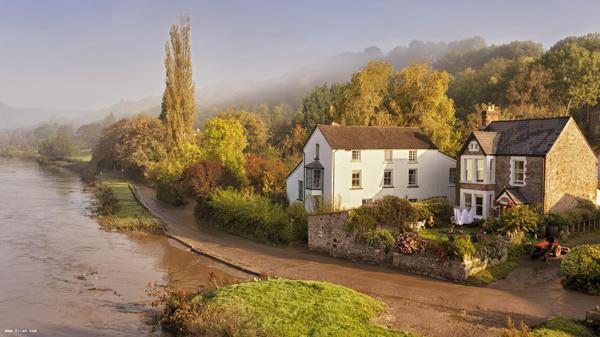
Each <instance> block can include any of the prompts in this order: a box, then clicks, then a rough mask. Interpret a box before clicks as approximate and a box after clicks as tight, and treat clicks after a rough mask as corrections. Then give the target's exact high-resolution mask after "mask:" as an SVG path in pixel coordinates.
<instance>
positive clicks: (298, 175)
mask: <svg viewBox="0 0 600 337" xmlns="http://www.w3.org/2000/svg"><path fill="white" fill-rule="evenodd" d="M298 181H302V182H303V184H304V162H302V163H300V165H298V166H297V167H296V168H295V169H294V171H292V173H290V175H289V176H288V177H287V179H286V180H285V192H286V195H287V199H288V201H289V202H290V203H293V202H297V201H303V200H298V195H299V193H298ZM302 194H304V191H302ZM303 199H304V198H303Z"/></svg>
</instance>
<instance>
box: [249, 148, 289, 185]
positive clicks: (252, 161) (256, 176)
mask: <svg viewBox="0 0 600 337" xmlns="http://www.w3.org/2000/svg"><path fill="white" fill-rule="evenodd" d="M245 168H246V176H247V177H248V181H249V182H250V185H251V186H252V187H253V188H254V190H255V191H256V192H258V193H268V194H283V193H284V191H285V178H286V175H287V171H286V168H285V165H284V164H283V162H282V161H281V160H279V159H275V158H266V157H263V156H259V155H257V154H248V155H246V163H245Z"/></svg>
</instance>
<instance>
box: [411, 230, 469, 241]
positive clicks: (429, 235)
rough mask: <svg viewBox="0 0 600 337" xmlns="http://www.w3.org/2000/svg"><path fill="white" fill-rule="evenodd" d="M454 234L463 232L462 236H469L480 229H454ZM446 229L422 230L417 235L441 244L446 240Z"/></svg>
mask: <svg viewBox="0 0 600 337" xmlns="http://www.w3.org/2000/svg"><path fill="white" fill-rule="evenodd" d="M454 230H455V231H456V232H463V233H464V234H467V235H471V234H472V233H477V232H479V230H480V227H465V226H462V227H459V226H456V227H454ZM447 233H448V227H436V228H431V229H422V230H420V231H419V235H420V236H421V237H422V238H424V239H428V240H432V241H437V242H442V241H447V240H448V235H447Z"/></svg>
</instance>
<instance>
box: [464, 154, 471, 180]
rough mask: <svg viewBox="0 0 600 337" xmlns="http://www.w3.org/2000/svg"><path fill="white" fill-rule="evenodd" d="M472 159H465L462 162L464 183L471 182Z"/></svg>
mask: <svg viewBox="0 0 600 337" xmlns="http://www.w3.org/2000/svg"><path fill="white" fill-rule="evenodd" d="M473 161H474V159H473V158H465V159H464V162H463V166H464V168H465V181H466V182H469V183H470V182H473V178H474V175H473V173H474V172H473Z"/></svg>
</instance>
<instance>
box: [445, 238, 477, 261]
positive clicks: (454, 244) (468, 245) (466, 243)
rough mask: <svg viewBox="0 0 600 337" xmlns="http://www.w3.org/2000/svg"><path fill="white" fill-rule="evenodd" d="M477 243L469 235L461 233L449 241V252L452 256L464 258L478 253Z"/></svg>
mask: <svg viewBox="0 0 600 337" xmlns="http://www.w3.org/2000/svg"><path fill="white" fill-rule="evenodd" d="M476 251H477V250H476V249H475V245H474V244H473V242H472V241H471V238H470V237H469V236H467V235H460V236H457V237H455V238H454V239H453V240H450V241H448V253H449V255H450V256H454V257H458V258H464V257H465V256H473V255H475V253H476Z"/></svg>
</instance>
